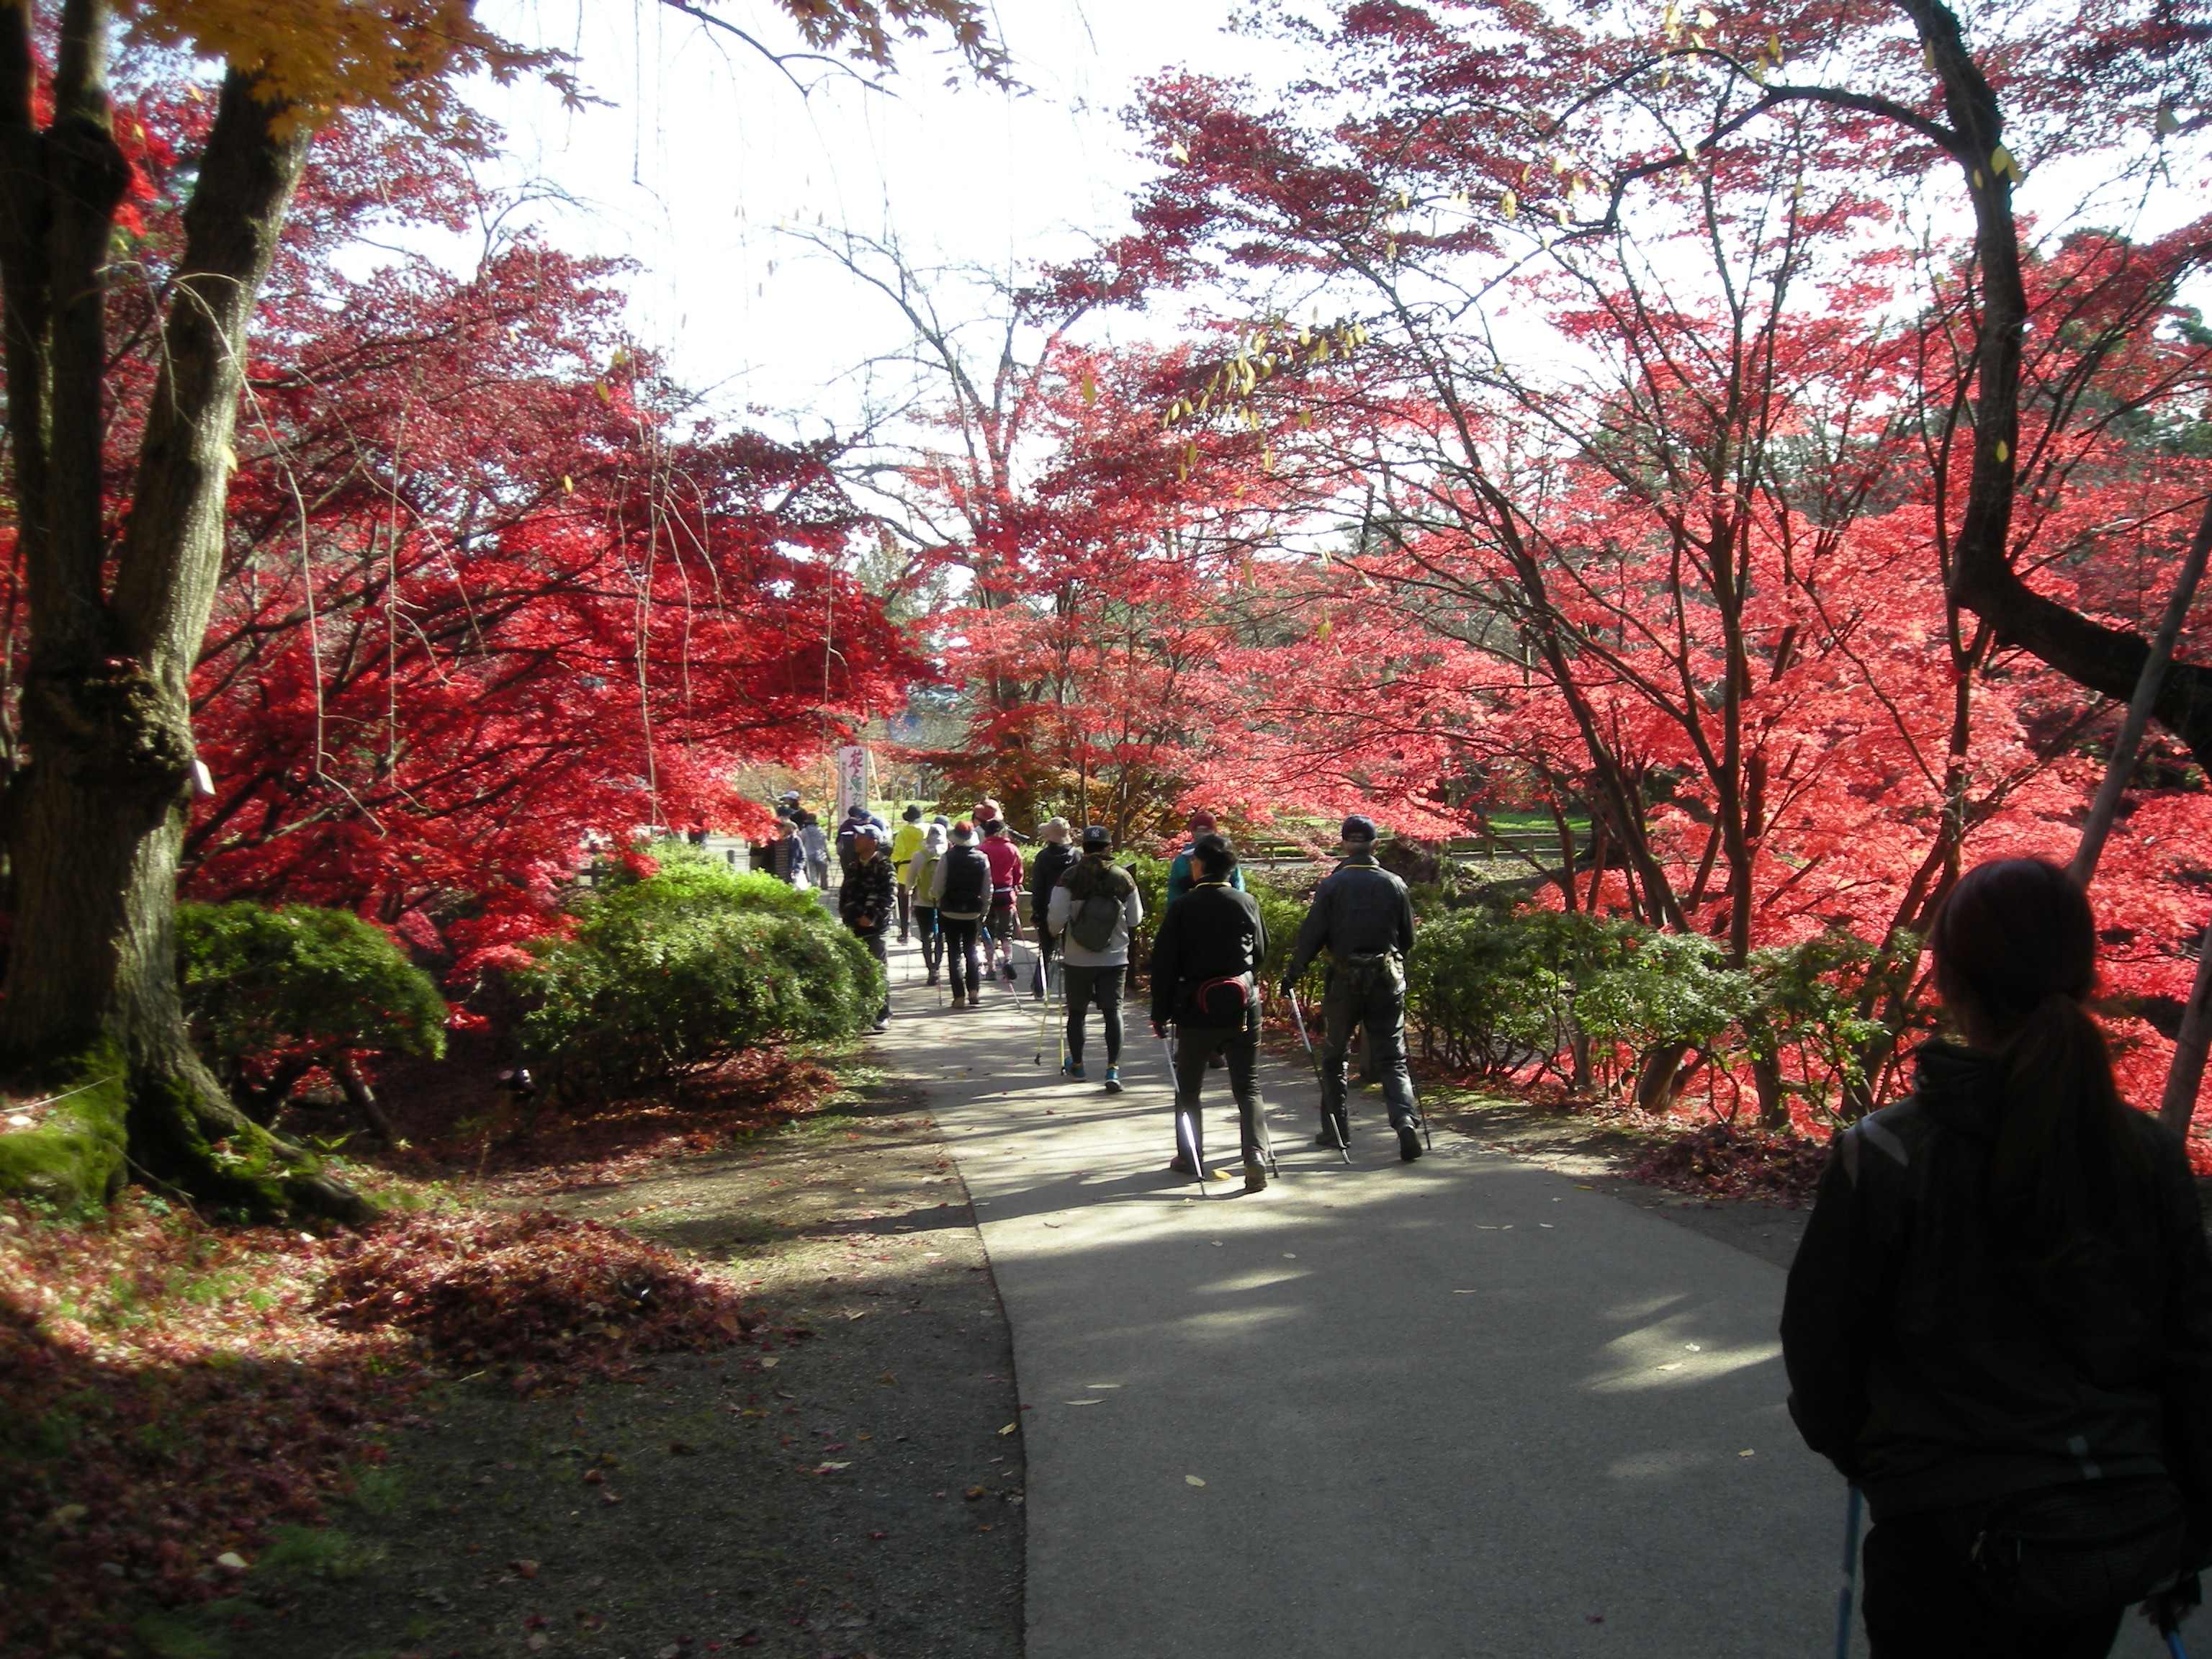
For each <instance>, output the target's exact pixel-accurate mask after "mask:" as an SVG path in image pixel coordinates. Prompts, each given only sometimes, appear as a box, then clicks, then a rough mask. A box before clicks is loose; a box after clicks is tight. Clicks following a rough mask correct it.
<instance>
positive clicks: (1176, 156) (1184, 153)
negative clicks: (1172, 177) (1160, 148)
mask: <svg viewBox="0 0 2212 1659" xmlns="http://www.w3.org/2000/svg"><path fill="white" fill-rule="evenodd" d="M1168 155H1169V157H1170V159H1171V160H1173V161H1188V160H1190V151H1189V149H1188V148H1187V147H1186V146H1185V145H1184V143H1183V142H1182V139H1180V138H1177V139H1176V140H1175V141H1174V142H1173V143H1170V144H1169V145H1168Z"/></svg>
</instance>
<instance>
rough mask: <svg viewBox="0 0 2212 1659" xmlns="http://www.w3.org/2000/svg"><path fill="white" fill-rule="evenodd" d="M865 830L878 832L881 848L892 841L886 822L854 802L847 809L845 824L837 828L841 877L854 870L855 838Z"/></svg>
mask: <svg viewBox="0 0 2212 1659" xmlns="http://www.w3.org/2000/svg"><path fill="white" fill-rule="evenodd" d="M864 828H866V829H873V830H874V831H875V832H876V840H877V842H878V846H879V847H880V844H881V843H882V842H886V841H889V840H890V829H889V828H887V827H886V826H885V824H884V821H883V820H882V819H881V818H879V817H877V816H876V815H875V814H874V813H873V812H871V811H868V809H867V808H866V807H865V806H863V805H861V804H860V802H858V801H854V803H853V804H852V805H850V806H848V807H847V808H846V809H845V821H844V823H841V824H839V825H838V826H837V869H838V872H839V873H840V874H841V875H842V874H846V873H849V872H851V870H852V868H853V838H854V836H857V835H858V834H859V833H860V830H861V829H864Z"/></svg>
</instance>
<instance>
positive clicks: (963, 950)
mask: <svg viewBox="0 0 2212 1659" xmlns="http://www.w3.org/2000/svg"><path fill="white" fill-rule="evenodd" d="M929 905H930V908H932V909H933V910H934V911H936V912H937V926H938V928H939V932H941V933H943V934H944V935H945V962H946V963H947V964H948V971H949V972H950V973H951V977H952V1006H954V1007H955V1008H962V1007H967V1008H973V1007H975V1006H976V1003H977V1001H978V1000H979V999H980V997H981V993H982V986H981V981H979V980H978V979H977V978H976V974H977V969H976V966H975V930H976V929H977V928H978V927H981V926H982V922H983V915H984V913H985V912H986V911H987V910H988V909H989V908H991V865H990V861H989V860H987V859H986V858H985V857H984V856H983V854H982V853H981V851H980V850H979V849H978V848H976V846H975V830H974V829H972V828H971V827H969V824H968V823H966V822H965V821H963V822H962V823H956V824H954V825H953V826H952V834H951V837H950V840H949V843H948V845H947V846H946V847H945V856H944V857H943V858H941V859H939V860H938V861H937V873H936V874H935V875H933V876H932V877H931V878H929Z"/></svg>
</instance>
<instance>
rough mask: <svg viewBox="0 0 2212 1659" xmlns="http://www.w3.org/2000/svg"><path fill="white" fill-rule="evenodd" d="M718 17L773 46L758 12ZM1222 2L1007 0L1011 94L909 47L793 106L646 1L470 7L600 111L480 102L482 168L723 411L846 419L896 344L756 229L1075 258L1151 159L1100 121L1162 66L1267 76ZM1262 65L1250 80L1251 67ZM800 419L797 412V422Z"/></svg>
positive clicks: (785, 84) (743, 64) (712, 37)
mask: <svg viewBox="0 0 2212 1659" xmlns="http://www.w3.org/2000/svg"><path fill="white" fill-rule="evenodd" d="M720 11H721V13H722V14H723V15H726V16H728V17H729V18H730V19H731V20H732V21H735V22H738V23H739V24H741V25H742V26H744V27H746V28H747V29H748V30H749V31H750V32H752V33H756V34H757V35H758V36H760V37H761V38H763V39H764V40H772V41H774V42H776V43H777V44H779V45H780V44H782V43H784V42H785V41H787V38H788V37H787V34H786V33H784V32H782V31H780V30H777V29H776V28H775V15H773V12H774V9H773V8H772V7H770V6H769V5H767V4H752V5H745V4H739V3H732V0H722V3H721V5H720ZM1230 11H1231V0H1019V3H1018V4H1016V5H1009V6H1007V7H1006V8H1005V9H1004V13H1003V29H1004V38H1005V39H1006V42H1007V44H1008V45H1009V46H1010V47H1011V48H1012V51H1013V53H1014V57H1015V70H1016V74H1017V75H1018V77H1019V78H1020V80H1021V81H1022V82H1024V85H1025V86H1027V87H1028V88H1030V91H1029V92H1028V93H1027V94H1024V95H1012V94H1001V93H999V92H996V91H993V90H986V89H978V88H974V87H972V86H969V87H962V88H958V89H957V90H956V89H948V88H947V87H946V86H945V80H946V77H947V76H948V74H949V73H950V72H951V70H952V68H953V65H952V64H951V61H950V60H949V59H945V58H938V57H933V56H931V55H929V54H927V53H926V52H913V53H909V54H908V56H907V57H906V58H904V59H903V60H902V64H903V70H902V73H900V74H898V75H897V76H894V77H891V78H890V80H889V81H888V82H886V85H887V86H888V88H889V91H888V93H879V92H872V91H868V90H866V88H863V87H861V86H860V85H859V84H858V83H857V82H854V80H853V79H851V78H850V77H848V76H840V75H837V74H835V73H825V72H824V70H825V66H824V65H822V64H799V65H794V69H795V70H796V71H797V72H798V73H799V75H800V76H802V77H803V78H805V79H808V80H811V81H814V82H818V83H819V84H818V88H817V90H816V91H815V92H814V93H813V94H812V95H811V97H802V96H801V95H800V94H799V92H798V91H797V90H796V89H795V88H793V85H792V84H791V82H790V81H788V80H787V79H786V78H785V76H783V75H782V74H781V72H780V71H779V70H777V69H776V67H775V65H774V64H770V63H769V62H768V61H767V60H766V59H765V58H763V57H761V56H760V55H759V54H758V53H757V52H754V51H752V50H751V49H750V47H747V46H744V44H743V43H742V42H739V41H737V40H729V39H728V38H727V37H718V36H717V35H716V34H715V33H714V32H713V31H710V30H708V29H707V28H706V27H702V25H700V24H698V23H696V22H693V21H690V20H689V19H687V18H684V17H683V16H681V15H677V14H675V13H673V12H671V11H670V10H669V9H667V8H666V7H665V6H662V5H659V4H657V3H654V0H489V3H487V4H486V5H485V6H484V7H483V16H484V17H485V19H486V21H489V22H491V23H492V24H493V25H494V27H500V28H501V29H502V30H503V31H504V32H506V33H509V34H510V35H512V36H513V37H515V38H519V39H523V40H531V41H533V42H542V43H544V44H549V45H557V46H562V47H563V48H565V49H567V50H569V51H572V52H575V53H576V55H577V57H578V58H579V59H580V63H581V68H582V75H583V78H584V80H585V82H586V84H587V85H588V86H589V87H590V88H592V91H593V92H595V93H596V94H598V95H599V96H600V97H603V98H605V99H606V100H608V106H607V107H604V108H595V109H591V110H586V111H584V112H568V111H564V110H563V109H562V107H561V106H560V104H559V101H558V100H557V99H556V98H554V97H553V96H551V95H550V94H549V93H547V92H546V91H545V90H544V88H534V87H533V88H518V89H514V90H512V91H507V92H497V91H495V92H494V93H493V94H490V95H489V96H488V97H487V98H485V99H483V100H481V103H482V106H483V109H484V110H485V112H486V113H488V114H489V115H491V116H493V117H494V118H495V119H497V120H499V121H500V122H501V124H502V125H504V126H505V128H506V129H507V137H508V141H509V143H508V153H507V158H506V160H505V161H504V163H503V164H502V167H501V169H500V170H498V171H495V172H494V173H492V174H491V177H493V178H494V179H496V180H501V181H503V182H506V183H508V184H511V185H535V186H537V187H539V188H544V187H549V186H550V187H551V188H553V189H555V190H557V191H559V192H561V193H562V194H563V195H565V196H566V197H568V198H570V200H569V201H568V203H565V204H563V203H558V202H549V203H547V204H544V205H542V206H539V207H537V208H534V209H532V213H533V214H534V215H535V216H537V217H538V218H539V219H540V220H541V222H544V225H545V227H546V229H547V231H548V234H550V235H551V236H552V237H553V238H554V239H555V240H557V241H558V242H559V243H560V244H561V245H562V246H564V247H568V248H571V249H574V250H578V251H590V252H603V253H617V254H625V255H628V256H629V258H633V259H635V261H636V262H637V263H638V264H639V265H640V267H641V269H640V270H639V271H638V273H637V274H636V276H635V277H634V278H633V280H632V283H631V288H630V291H631V294H632V296H633V315H634V317H635V326H636V329H637V331H638V333H639V336H640V337H641V338H642V339H643V340H645V341H646V342H647V343H649V344H651V345H652V346H653V347H655V348H656V349H660V350H662V351H665V353H666V354H667V357H668V360H669V362H670V364H671V367H672V368H673V369H674V371H675V374H676V375H677V378H678V380H681V381H683V382H684V383H685V384H687V385H689V386H692V387H694V388H696V389H699V390H702V391H708V392H712V393H714V398H715V401H716V402H717V403H719V404H723V405H725V406H726V407H735V406H739V405H750V406H755V407H758V408H762V409H763V410H770V411H777V412H786V411H788V412H793V413H795V412H798V411H803V410H813V411H817V413H818V414H819V415H820V416H828V417H829V418H830V419H831V420H833V421H836V422H849V421H850V420H851V419H852V418H853V415H854V411H855V410H857V409H858V407H859V405H860V401H861V397H862V393H861V387H860V381H859V379H858V378H857V376H856V375H855V374H854V368H855V366H856V365H857V364H859V363H860V362H862V361H863V360H865V359H866V357H868V356H870V355H871V354H872V353H875V352H880V351H888V350H891V349H896V348H897V347H898V346H900V345H902V344H903V343H905V341H906V339H907V337H908V331H907V330H906V328H905V326H904V325H903V323H902V320H901V319H899V318H898V316H897V315H896V313H895V312H894V310H893V309H892V307H890V303H889V302H888V301H886V300H884V298H883V297H882V296H881V295H876V294H873V293H872V292H871V291H869V290H867V289H864V288H862V287H860V285H859V284H857V283H854V281H853V280H852V279H850V278H848V277H847V276H845V275H844V273H842V271H841V270H838V269H837V268H836V267H835V266H834V265H832V264H829V262H828V261H826V260H825V259H823V258H821V257H820V256H818V255H813V254H811V253H809V252H808V251H807V250H805V249H804V248H802V247H800V246H797V245H796V244H794V242H793V240H791V239H790V238H789V237H788V236H786V235H782V234H779V232H778V229H777V227H778V224H779V222H803V223H805V224H808V225H811V224H813V223H814V222H815V221H816V219H817V216H819V218H820V219H821V220H822V221H823V222H825V223H826V224H827V225H829V226H831V227H836V226H838V225H844V226H848V227H850V228H853V229H854V230H858V231H861V232H864V233H866V234H871V235H877V236H881V235H884V234H895V235H896V236H897V237H898V238H899V239H901V240H902V243H903V244H904V246H905V247H906V249H907V251H908V258H909V259H910V261H911V262H913V263H915V264H925V265H927V264H936V263H939V262H940V261H943V262H948V263H951V264H963V265H968V264H980V265H984V266H987V267H990V268H993V269H994V270H998V271H999V272H1000V273H1002V274H1003V273H1005V272H1006V271H1007V270H1009V269H1010V268H1012V269H1016V270H1018V269H1019V268H1020V267H1022V266H1023V265H1024V264H1025V263H1026V262H1030V261H1033V260H1035V259H1037V258H1041V257H1052V256H1058V255H1064V254H1067V253H1070V252H1077V251H1079V250H1080V249H1081V248H1082V247H1083V246H1085V245H1086V243H1085V234H1086V233H1097V234H1113V233H1115V231H1117V230H1118V229H1119V228H1121V226H1122V225H1124V224H1125V223H1126V222H1127V194H1128V191H1129V190H1130V188H1131V187H1132V186H1133V185H1134V184H1135V183H1136V182H1137V181H1138V180H1139V179H1142V178H1143V177H1144V176H1145V175H1146V173H1147V172H1148V171H1149V170H1150V168H1151V167H1152V162H1151V161H1149V160H1147V159H1146V158H1144V157H1142V156H1141V155H1139V147H1138V138H1137V135H1135V134H1133V133H1131V132H1130V131H1127V129H1126V128H1125V127H1124V126H1123V125H1122V121H1121V110H1122V108H1123V107H1124V106H1126V105H1127V103H1128V101H1129V100H1130V97H1131V95H1132V93H1133V88H1134V87H1135V85H1136V83H1137V82H1138V81H1139V79H1141V78H1142V77H1144V76H1148V75H1151V74H1153V73H1156V72H1158V70H1161V69H1162V68H1163V67H1165V66H1167V65H1170V64H1188V65H1189V66H1190V67H1192V68H1194V69H1197V70H1202V71H1206V72H1210V73H1215V74H1232V75H1233V74H1237V73H1242V72H1247V71H1249V70H1255V69H1257V70H1276V71H1277V72H1279V70H1280V67H1281V66H1282V65H1283V64H1284V63H1285V60H1284V59H1283V58H1281V57H1280V56H1279V48H1276V47H1273V46H1269V45H1267V44H1264V43H1259V42H1255V41H1252V40H1246V39H1243V38H1241V37H1236V36H1231V35H1230V34H1229V33H1226V31H1225V22H1226V20H1227V18H1228V15H1229V13H1230ZM1261 78H1262V79H1271V78H1273V76H1272V75H1269V74H1262V75H1261ZM809 424H810V425H811V423H809Z"/></svg>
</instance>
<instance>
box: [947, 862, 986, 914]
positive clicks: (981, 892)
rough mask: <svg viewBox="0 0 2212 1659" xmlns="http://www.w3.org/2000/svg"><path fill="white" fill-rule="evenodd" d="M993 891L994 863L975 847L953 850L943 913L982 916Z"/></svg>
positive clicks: (948, 863) (948, 870)
mask: <svg viewBox="0 0 2212 1659" xmlns="http://www.w3.org/2000/svg"><path fill="white" fill-rule="evenodd" d="M990 891H991V861H990V860H988V859H987V858H985V857H984V856H983V855H982V854H981V853H979V852H977V851H976V850H975V848H972V847H951V848H946V849H945V896H944V897H942V898H940V899H939V900H938V901H937V908H939V909H940V910H950V911H952V912H953V913H954V914H956V915H981V913H982V911H983V909H984V908H985V905H986V901H987V898H988V897H989V895H990Z"/></svg>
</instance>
